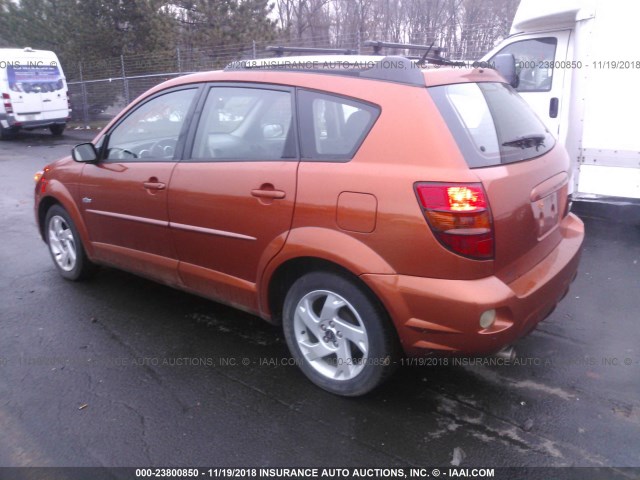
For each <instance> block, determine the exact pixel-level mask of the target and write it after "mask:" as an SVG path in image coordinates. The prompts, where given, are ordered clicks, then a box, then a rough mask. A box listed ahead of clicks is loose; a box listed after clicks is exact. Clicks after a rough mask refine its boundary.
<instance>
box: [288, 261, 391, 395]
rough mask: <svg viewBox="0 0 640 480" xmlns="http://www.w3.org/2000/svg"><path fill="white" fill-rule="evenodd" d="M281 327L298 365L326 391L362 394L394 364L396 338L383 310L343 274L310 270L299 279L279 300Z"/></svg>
mask: <svg viewBox="0 0 640 480" xmlns="http://www.w3.org/2000/svg"><path fill="white" fill-rule="evenodd" d="M283 328H284V334H285V338H286V341H287V345H288V346H289V350H290V351H291V355H292V356H293V357H294V359H295V360H296V363H297V364H298V366H299V367H300V369H301V370H302V371H303V373H304V374H305V375H306V376H307V377H308V378H309V379H310V380H311V381H312V382H313V383H315V384H316V385H318V386H319V387H321V388H323V389H325V390H327V391H329V392H331V393H335V394H337V395H343V396H350V397H351V396H358V395H364V394H365V393H367V392H370V391H371V390H373V389H374V388H376V387H377V386H379V385H380V384H381V383H382V382H384V381H385V380H386V379H387V378H388V377H389V376H390V375H391V373H393V371H394V370H395V367H396V366H397V362H396V360H397V357H398V343H397V337H396V334H395V330H394V329H393V328H392V327H391V323H390V321H389V319H388V318H387V315H386V314H385V312H384V311H383V309H382V308H381V307H380V306H379V305H378V304H377V302H376V301H375V299H373V298H371V294H370V293H369V292H367V291H366V290H365V289H364V288H363V286H361V285H359V284H357V283H355V281H352V280H350V279H348V278H346V277H345V276H342V275H339V274H336V273H330V272H313V273H309V274H307V275H304V276H303V277H301V278H299V279H298V280H297V281H296V282H295V283H294V284H293V286H292V287H291V289H290V290H289V292H288V293H287V296H286V299H285V302H284V311H283Z"/></svg>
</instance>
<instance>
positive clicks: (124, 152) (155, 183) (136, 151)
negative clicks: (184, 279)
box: [79, 87, 197, 284]
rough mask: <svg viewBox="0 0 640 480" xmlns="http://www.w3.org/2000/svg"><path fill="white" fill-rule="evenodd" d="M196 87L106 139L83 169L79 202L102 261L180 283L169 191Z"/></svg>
mask: <svg viewBox="0 0 640 480" xmlns="http://www.w3.org/2000/svg"><path fill="white" fill-rule="evenodd" d="M196 92H197V88H193V87H192V88H184V89H179V90H173V91H170V92H168V93H161V94H158V95H156V96H154V97H153V98H151V99H150V100H148V101H144V102H143V103H142V104H141V105H140V106H138V107H137V108H135V109H134V110H132V111H131V113H129V114H128V115H127V116H126V117H125V118H124V119H123V120H122V121H121V122H119V123H118V124H117V125H116V126H115V127H114V128H113V129H112V130H111V131H110V132H109V133H108V134H107V135H106V136H105V138H104V145H103V147H102V148H101V156H102V159H101V160H100V161H99V162H97V163H96V164H87V165H85V166H84V168H83V171H82V181H81V184H80V186H79V197H80V201H81V205H82V215H83V217H84V220H85V223H86V225H87V229H88V231H89V237H90V240H91V242H92V243H93V246H94V249H95V252H96V255H97V256H98V257H99V258H100V259H101V260H102V261H104V262H107V263H110V264H113V265H116V266H118V267H121V268H123V269H125V270H130V271H133V272H136V273H138V274H142V275H146V276H149V277H152V278H155V279H157V280H160V281H164V282H165V283H168V284H177V283H178V280H177V278H178V277H177V259H176V253H175V248H174V246H173V242H172V238H171V235H170V232H169V218H168V212H167V190H168V186H169V182H170V180H171V175H172V173H173V170H174V168H175V166H176V156H177V152H178V149H179V148H180V147H179V145H180V144H181V137H183V136H184V133H183V131H184V130H185V128H186V125H185V123H186V122H185V120H186V119H187V118H189V112H190V106H191V104H192V103H193V101H194V98H195V96H196Z"/></svg>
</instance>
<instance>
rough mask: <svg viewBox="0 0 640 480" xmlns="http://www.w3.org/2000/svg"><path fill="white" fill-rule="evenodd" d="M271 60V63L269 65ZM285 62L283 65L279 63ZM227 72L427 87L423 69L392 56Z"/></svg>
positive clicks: (236, 65)
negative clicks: (309, 75)
mask: <svg viewBox="0 0 640 480" xmlns="http://www.w3.org/2000/svg"><path fill="white" fill-rule="evenodd" d="M270 60H271V62H270ZM279 61H282V63H279ZM225 70H226V71H239V70H269V71H282V72H304V73H322V74H329V75H342V76H348V77H358V78H366V79H370V80H382V81H386V82H394V83H402V84H405V85H413V86H418V87H424V86H425V81H424V74H423V73H422V70H421V68H420V67H419V66H418V65H417V64H416V63H415V62H413V61H411V60H409V59H408V58H406V57H401V56H396V55H389V56H386V57H380V58H379V59H376V60H375V61H372V60H371V57H366V56H365V57H363V58H360V59H358V57H355V58H352V59H345V60H341V59H340V57H336V60H327V59H326V58H322V57H318V58H317V59H314V57H313V56H310V57H306V58H305V57H302V58H296V57H291V60H290V61H289V60H287V58H286V57H282V58H278V59H260V60H239V61H235V62H232V63H230V64H229V65H227V67H226V68H225Z"/></svg>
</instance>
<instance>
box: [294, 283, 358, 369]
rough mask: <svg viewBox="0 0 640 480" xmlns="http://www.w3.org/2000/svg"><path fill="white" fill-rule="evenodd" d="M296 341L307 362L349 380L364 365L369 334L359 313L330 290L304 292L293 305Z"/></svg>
mask: <svg viewBox="0 0 640 480" xmlns="http://www.w3.org/2000/svg"><path fill="white" fill-rule="evenodd" d="M294 329H295V335H296V342H297V344H298V347H300V350H301V352H302V355H303V356H304V358H305V359H306V360H307V362H308V363H309V365H311V367H312V368H313V369H314V370H316V371H317V372H318V373H320V374H322V375H323V376H325V377H327V378H330V379H332V380H350V379H352V378H354V377H356V376H357V375H358V374H359V373H360V372H361V371H362V370H363V369H364V367H365V365H366V359H367V354H368V352H369V337H368V335H367V331H366V328H365V326H364V323H363V322H362V319H361V318H360V315H359V314H358V312H357V311H356V309H355V308H354V307H353V305H351V304H350V303H349V302H348V301H347V300H346V299H345V298H343V297H341V296H340V295H338V294H337V293H334V292H331V291H329V290H316V291H313V292H310V293H308V294H306V295H305V296H304V297H302V298H301V299H300V301H299V302H298V305H297V306H296V312H295V318H294Z"/></svg>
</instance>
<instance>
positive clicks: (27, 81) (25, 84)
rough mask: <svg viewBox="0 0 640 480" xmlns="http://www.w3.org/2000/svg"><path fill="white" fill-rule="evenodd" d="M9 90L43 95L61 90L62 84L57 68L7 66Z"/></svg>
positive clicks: (49, 66)
mask: <svg viewBox="0 0 640 480" xmlns="http://www.w3.org/2000/svg"><path fill="white" fill-rule="evenodd" d="M7 80H8V82H9V89H10V90H12V91H14V92H21V93H27V94H28V93H45V92H55V91H56V90H62V89H63V88H64V84H63V82H62V75H61V74H60V69H59V68H58V67H57V66H51V65H35V64H34V65H17V64H16V65H14V64H8V65H7Z"/></svg>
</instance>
